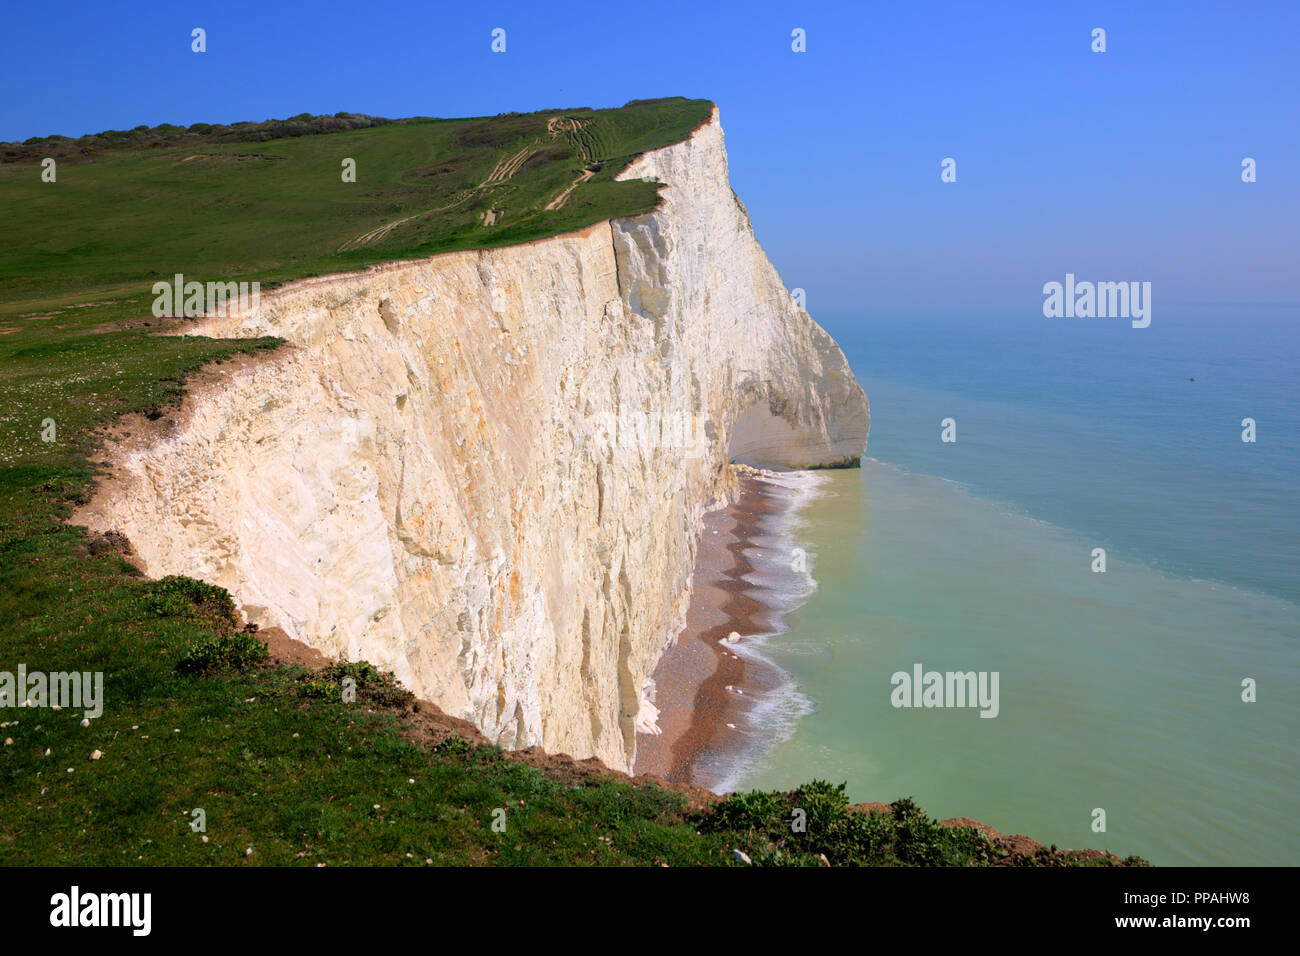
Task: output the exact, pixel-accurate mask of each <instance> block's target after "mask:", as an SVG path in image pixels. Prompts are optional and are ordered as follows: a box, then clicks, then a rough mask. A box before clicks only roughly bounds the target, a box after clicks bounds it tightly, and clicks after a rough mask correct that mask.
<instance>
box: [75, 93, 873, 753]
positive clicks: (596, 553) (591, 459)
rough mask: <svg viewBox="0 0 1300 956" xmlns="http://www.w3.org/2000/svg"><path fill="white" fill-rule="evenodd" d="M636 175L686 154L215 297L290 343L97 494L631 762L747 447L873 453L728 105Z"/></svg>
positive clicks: (751, 456)
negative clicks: (787, 262) (462, 243)
mask: <svg viewBox="0 0 1300 956" xmlns="http://www.w3.org/2000/svg"><path fill="white" fill-rule="evenodd" d="M638 177H649V178H653V179H656V180H659V181H661V182H663V183H665V184H666V186H665V188H664V189H663V190H662V191H661V194H662V196H663V198H664V201H663V203H662V204H661V206H660V208H659V209H657V210H656V211H655V212H652V213H649V214H647V215H643V216H637V217H634V218H628V219H617V220H613V221H609V222H602V223H598V224H597V225H594V226H591V227H590V228H587V229H585V230H583V231H581V232H577V233H570V234H566V235H561V236H557V237H555V238H552V239H547V240H543V241H538V242H533V243H529V244H527V245H523V246H512V247H509V248H502V249H493V250H489V251H476V252H454V253H447V254H444V255H439V256H435V257H432V258H429V259H425V260H421V261H415V262H404V263H393V264H390V265H386V266H383V267H379V268H376V269H373V270H368V271H366V272H363V273H353V274H347V275H338V276H327V277H324V278H319V279H310V280H305V281H302V282H297V283H294V284H292V285H290V286H287V287H285V288H284V289H282V290H279V291H277V292H275V293H273V294H270V295H266V296H263V297H262V300H261V302H260V305H259V306H258V307H257V308H256V309H254V310H253V311H251V312H248V313H245V314H243V315H239V316H235V317H231V318H221V319H205V320H202V321H201V322H199V323H197V324H196V325H195V326H194V327H193V329H192V331H193V332H194V333H195V334H205V335H216V336H236V337H242V336H254V335H278V336H282V337H283V338H285V339H286V340H288V342H289V343H291V346H290V347H286V348H285V349H282V350H281V352H280V353H279V354H278V355H277V356H276V357H274V358H273V359H271V360H269V361H261V362H249V363H246V364H245V365H243V366H242V367H240V368H237V369H235V370H234V371H232V372H230V373H229V374H227V375H225V376H224V378H223V379H222V383H221V386H220V387H210V388H207V389H203V390H200V391H196V392H194V393H193V394H192V395H191V396H190V397H189V398H188V399H187V400H186V404H185V408H184V409H183V410H182V416H181V420H180V422H179V424H178V426H177V427H176V428H175V429H174V430H173V432H172V433H171V434H169V435H168V436H166V437H165V438H162V439H159V440H155V441H153V442H152V443H150V444H148V445H147V446H139V445H137V446H136V447H130V448H126V449H125V450H123V451H121V452H120V453H119V454H118V457H117V461H116V465H117V475H118V477H117V478H116V479H115V480H114V481H113V482H110V483H108V484H106V485H105V486H104V487H103V488H102V489H101V491H100V492H99V494H98V496H97V498H96V499H95V500H94V501H93V502H92V503H91V504H90V505H89V506H88V507H87V508H85V509H83V511H82V512H81V513H80V514H79V515H78V516H77V518H76V520H77V521H78V522H79V523H84V524H88V525H90V526H91V527H92V528H93V529H95V530H100V531H108V530H115V531H119V532H123V533H125V534H126V535H127V536H128V537H129V538H130V540H131V542H132V543H133V545H134V546H135V548H136V551H137V552H138V554H139V555H140V557H141V558H142V559H143V561H144V563H145V565H146V567H147V570H148V571H149V573H150V574H152V575H155V576H161V575H164V574H187V575H190V576H193V577H197V578H201V579H203V580H205V581H209V582H212V583H215V584H219V585H222V586H224V587H226V588H227V589H229V590H230V592H231V593H232V594H233V595H234V597H235V599H236V601H237V602H238V603H239V604H240V605H241V606H242V607H243V608H244V610H245V612H246V613H247V614H248V616H249V618H250V619H251V620H253V621H255V622H257V623H259V624H262V625H264V626H271V625H276V626H279V627H282V628H283V629H284V630H285V631H287V632H288V633H289V634H290V635H291V636H293V637H295V638H297V639H298V640H301V641H305V642H306V643H308V644H310V645H312V646H313V647H315V648H318V649H319V650H321V651H323V652H324V653H326V654H329V655H335V656H344V657H346V658H347V659H349V660H357V659H365V660H369V661H371V662H372V663H374V664H376V665H378V666H380V667H382V668H384V669H391V670H393V671H395V672H396V674H397V676H398V678H399V679H400V680H401V681H402V683H404V684H405V685H406V686H407V687H408V688H410V689H411V690H412V691H414V692H415V693H416V694H417V696H420V697H423V698H426V699H428V700H431V701H433V702H435V703H437V704H438V705H439V706H440V707H442V708H443V709H444V710H445V711H447V712H448V713H450V714H453V715H456V716H460V717H464V718H467V719H468V720H471V721H473V722H474V723H475V724H476V725H477V726H478V727H479V728H481V729H482V731H483V732H484V733H485V734H486V735H487V736H488V737H489V738H490V739H492V740H495V741H497V742H498V743H500V744H501V745H502V746H505V747H510V748H519V747H526V746H530V745H533V744H540V745H541V746H543V747H545V748H546V749H547V750H549V751H551V752H565V753H569V754H572V755H574V756H577V757H587V756H596V757H599V758H600V759H601V760H602V761H604V762H605V763H606V764H607V765H609V766H610V767H614V768H618V769H622V770H628V769H630V768H631V766H632V764H633V760H634V757H635V745H636V729H637V727H638V724H640V725H641V726H642V727H643V728H644V727H647V726H649V725H651V724H652V723H653V719H654V710H653V707H652V706H651V705H650V704H649V702H648V701H647V700H645V699H644V695H645V689H646V683H647V678H648V676H649V674H650V673H651V672H652V671H653V669H654V667H655V664H656V662H657V661H658V659H659V657H660V655H661V653H662V652H663V650H664V649H665V647H666V646H667V645H668V644H669V643H670V642H671V641H672V639H673V638H674V637H675V636H676V635H677V633H678V632H679V631H680V629H681V627H682V625H683V622H684V618H685V612H686V605H687V600H688V597H689V587H690V580H691V572H692V567H693V564H694V559H695V552H696V545H697V538H698V535H699V531H700V528H701V519H702V516H703V514H704V512H705V511H706V510H708V509H711V508H715V507H719V506H721V505H723V504H725V503H726V502H727V501H728V500H730V499H731V497H732V496H734V494H735V490H736V483H735V479H734V477H733V476H732V473H731V469H730V468H729V467H728V462H729V461H741V462H745V463H749V464H758V465H765V466H778V467H788V468H800V467H810V466H822V465H846V464H853V463H855V462H856V460H857V458H858V456H859V455H861V454H862V452H863V450H864V447H865V445H866V438H867V429H868V412H867V402H866V398H865V396H864V395H863V393H862V389H861V388H860V387H859V386H858V384H857V382H856V381H855V380H854V378H853V375H852V373H851V372H850V370H849V367H848V364H847V363H846V362H845V359H844V356H843V354H842V353H841V351H840V349H839V348H838V347H837V346H836V344H835V343H834V342H833V341H832V340H831V338H830V337H829V336H828V335H827V334H826V333H825V332H824V331H823V330H822V329H821V328H820V327H819V326H818V325H817V324H816V323H815V322H813V320H812V319H811V318H810V317H809V316H808V315H807V314H806V313H805V312H803V311H802V310H801V309H800V308H799V307H798V305H797V304H796V302H795V300H794V299H793V298H792V296H791V295H790V294H789V293H788V292H787V291H786V289H785V288H784V287H783V286H782V285H781V282H780V279H779V277H778V276H777V273H776V270H775V269H774V268H773V267H772V265H771V263H769V262H768V260H767V257H766V256H765V255H764V254H763V251H762V249H761V248H760V247H759V245H758V243H757V241H755V239H754V236H753V233H752V231H751V229H750V223H749V217H748V215H747V214H746V212H745V210H744V207H743V206H742V205H741V204H740V202H739V200H738V199H737V198H736V197H735V195H734V194H733V193H732V191H731V187H730V185H729V182H728V177H727V157H726V153H725V150H724V148H723V137H722V128H721V126H720V125H719V123H718V116H717V112H716V110H715V111H714V113H713V116H712V119H711V120H710V121H709V122H707V123H706V124H704V125H703V126H701V127H700V128H699V129H697V130H696V131H695V132H694V133H693V134H692V135H691V136H690V137H689V138H688V139H687V140H685V141H683V142H681V143H678V144H676V145H673V146H669V147H666V148H663V149H658V150H654V151H652V152H650V153H647V154H645V155H643V156H642V157H640V158H639V159H637V160H636V161H635V162H634V163H633V164H632V165H631V166H630V167H629V168H628V169H626V170H625V171H624V172H623V173H622V175H621V177H620V178H624V179H629V178H638Z"/></svg>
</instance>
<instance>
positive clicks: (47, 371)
mask: <svg viewBox="0 0 1300 956" xmlns="http://www.w3.org/2000/svg"><path fill="white" fill-rule="evenodd" d="M709 109H710V104H709V103H708V102H707V101H704V100H683V99H669V100H654V101H646V102H639V103H633V104H629V105H628V106H626V107H624V108H622V109H617V110H589V109H581V110H554V111H544V112H541V113H533V114H526V115H514V114H511V115H505V116H500V117H495V118H478V119H468V120H432V119H430V120H409V121H395V122H388V121H379V120H375V119H374V118H372V117H355V116H351V115H350V114H349V115H348V116H340V117H325V118H319V117H317V118H313V117H306V118H302V117H295V118H294V120H290V121H280V122H276V123H267V124H235V125H233V126H226V127H210V126H203V125H202V124H199V125H198V126H191V127H187V128H181V127H154V128H151V129H139V130H134V131H128V132H123V133H114V132H112V131H110V132H106V133H101V134H96V135H95V136H92V137H83V138H82V139H76V140H74V139H62V138H60V139H38V140H33V141H28V142H27V143H23V144H4V145H3V146H2V147H0V155H2V156H3V159H4V162H3V163H0V216H2V217H3V221H4V223H5V242H4V244H3V246H0V672H8V673H10V674H12V673H16V672H17V671H18V669H19V667H20V665H25V667H26V669H27V670H28V671H29V672H34V671H43V672H58V671H80V672H102V674H103V675H104V690H103V694H104V699H103V712H102V714H101V715H100V716H98V717H96V718H94V719H88V720H87V721H86V723H85V724H84V725H83V716H82V711H81V710H80V709H77V710H67V709H65V710H52V709H50V708H47V707H15V706H12V704H13V703H14V702H13V701H10V702H9V704H10V706H6V707H0V739H2V740H3V747H2V748H0V864H20V863H21V864H42V865H49V864H104V865H155V864H301V865H338V864H393V865H419V866H426V865H430V864H471V863H472V864H478V863H505V864H529V863H534V864H536V863H554V864H572V863H596V864H655V863H668V864H671V865H683V864H687V865H689V864H726V863H731V862H732V861H733V855H732V853H733V850H735V849H740V850H743V851H745V852H746V853H748V854H749V855H750V856H751V857H752V859H753V861H754V862H755V863H771V864H806V865H823V863H824V862H830V863H837V864H838V863H844V864H902V865H910V864H926V865H930V864H997V863H1008V862H1016V863H1029V864H1051V865H1059V864H1065V863H1110V862H1115V861H1114V860H1113V858H1109V857H1099V856H1097V855H1087V854H1076V855H1070V854H1060V853H1054V852H1047V851H1044V853H1041V854H1029V855H1023V854H1022V855H1012V854H1011V853H1010V852H1009V851H1008V849H1007V848H1006V847H1004V846H1001V845H999V844H997V843H996V842H994V841H990V840H989V839H988V838H987V837H986V836H985V835H984V834H982V833H981V832H980V831H979V830H976V829H972V828H957V829H952V828H947V827H941V826H938V825H937V824H936V823H935V822H934V821H933V820H931V819H929V818H928V817H926V816H925V814H924V813H922V812H921V811H920V810H919V809H918V808H917V807H916V806H915V805H913V804H912V803H911V801H899V802H898V803H896V804H894V805H893V806H892V807H891V808H890V810H889V812H887V813H878V814H874V815H872V814H868V813H865V812H862V811H861V810H855V809H851V808H849V806H848V800H847V797H846V796H845V794H844V792H843V788H837V787H832V786H829V785H827V784H825V783H820V782H814V783H812V784H809V785H807V786H805V787H803V788H800V789H798V790H795V791H792V792H791V793H789V794H780V793H765V794H763V793H760V794H749V795H744V796H733V797H731V798H729V799H728V800H727V801H724V802H723V803H720V804H717V805H714V806H712V807H701V806H695V807H690V806H688V805H687V803H686V801H685V799H684V798H683V796H682V795H681V794H678V793H674V792H669V791H666V790H662V789H659V788H657V787H636V786H632V785H631V784H630V783H628V782H627V781H625V780H620V779H616V778H614V777H609V776H601V775H588V776H586V777H583V778H582V779H578V780H575V779H572V778H563V777H557V776H556V775H555V774H548V773H547V772H546V770H545V769H544V768H543V769H538V768H536V767H533V766H528V765H526V764H525V763H523V762H520V761H518V760H516V759H512V758H511V757H510V756H509V755H508V754H503V753H502V752H501V751H500V750H498V749H496V748H494V747H491V746H485V745H482V744H478V743H473V742H470V741H467V740H465V739H461V738H457V737H454V736H449V737H445V738H444V739H442V740H440V741H430V740H428V739H422V738H420V736H419V735H418V734H413V733H412V732H411V727H412V723H413V722H415V721H417V719H418V717H419V714H418V713H417V712H416V710H415V708H414V704H413V702H412V701H411V700H410V699H409V695H408V694H405V693H404V692H403V691H402V690H401V689H400V688H398V687H396V686H394V684H393V682H392V681H391V679H390V678H388V677H386V676H385V675H381V674H378V673H376V672H375V671H374V669H373V668H370V667H369V666H368V665H365V664H363V663H355V664H349V665H345V666H343V667H341V668H335V669H333V670H326V671H323V672H311V671H308V670H306V669H304V668H302V667H292V666H287V665H284V664H276V663H273V662H270V661H268V660H267V659H266V657H267V655H266V650H265V647H264V645H263V644H262V643H261V642H260V641H259V640H258V637H257V635H256V634H250V633H247V632H245V631H244V630H242V629H241V628H240V627H239V622H238V619H237V616H236V615H235V613H234V605H233V603H232V602H231V599H230V596H229V595H228V594H226V593H225V592H224V591H221V590H220V589H217V588H213V587H210V586H208V585H206V584H203V583H202V582H198V581H193V580H190V579H187V578H168V579H165V580H163V581H149V580H146V579H144V578H142V577H141V576H140V575H139V573H138V572H137V571H136V570H135V568H134V567H133V566H132V565H131V564H130V563H129V562H128V561H127V560H126V558H125V556H124V555H125V554H126V552H127V549H128V548H129V545H128V544H127V543H126V542H124V541H121V540H115V539H114V537H113V536H108V537H99V536H96V537H94V538H91V537H89V536H88V535H87V534H86V532H85V530H84V529H81V528H75V527H70V526H68V525H67V524H65V520H66V518H67V517H68V515H69V514H70V513H71V511H72V508H73V506H74V505H75V504H77V503H79V502H84V501H85V500H87V498H88V496H89V494H90V492H91V490H92V487H93V483H94V480H95V476H96V472H97V467H98V465H97V463H96V456H97V449H99V448H100V447H101V445H102V443H103V442H104V441H107V440H110V437H109V435H108V433H107V432H106V428H107V427H108V426H110V425H111V424H113V423H114V422H116V421H118V420H119V419H120V418H121V416H123V415H125V414H127V413H139V414H140V415H141V416H143V418H144V419H145V420H152V421H155V422H158V423H160V424H165V420H166V419H167V418H168V417H169V416H171V415H172V414H173V413H174V410H175V404H176V402H177V400H178V399H179V397H180V395H181V394H182V389H183V388H184V386H185V383H186V381H187V379H188V378H189V377H190V376H191V375H193V374H194V373H195V372H196V371H197V370H199V369H200V368H202V367H203V366H205V365H208V364H209V363H214V362H215V363H220V362H228V361H231V360H232V359H235V358H237V357H238V356H241V355H246V354H249V353H256V352H260V351H264V350H270V349H275V348H277V347H278V346H279V345H280V344H281V343H279V342H278V341H277V340H274V339H261V340H252V341H238V342H232V341H217V340H212V339H205V338H197V337H176V336H163V335H157V334H155V333H156V332H158V331H159V327H160V323H159V321H158V320H156V319H153V318H152V316H151V314H150V300H151V294H150V289H151V286H152V284H153V283H154V282H155V281H158V280H160V279H168V280H169V279H170V277H171V276H172V274H173V273H176V272H180V273H183V274H185V276H186V277H187V278H194V279H198V280H200V281H208V280H222V281H238V280H258V281H261V282H263V284H264V286H269V285H271V284H274V283H275V282H279V281H283V280H286V279H290V278H294V277H300V276H304V275H309V274H312V273H326V272H334V271H341V270H347V269H353V268H357V267H359V266H363V265H366V264H369V263H375V262H381V261H385V260H389V259H394V258H407V257H413V256H420V255H427V254H431V253H435V252H440V251H445V250H450V249H462V248H471V247H488V246H494V245H501V244H507V243H516V242H520V241H524V240H528V239H536V238H539V237H542V236H546V235H549V234H552V233H555V232H559V231H564V230H569V229H575V228H579V227H582V226H586V225H590V224H592V223H594V222H597V221H599V220H601V219H604V218H607V217H610V216H615V215H633V214H636V213H639V212H643V211H646V210H649V209H651V208H653V206H654V205H655V203H656V201H657V198H656V187H655V186H654V185H653V184H648V183H640V182H633V183H615V182H614V181H613V176H614V174H615V173H616V172H617V171H618V170H619V169H621V168H623V166H624V165H625V164H626V163H627V162H628V161H629V159H630V158H631V157H633V156H634V155H635V154H637V153H638V152H640V151H643V150H647V149H651V148H654V147H657V146H662V145H665V144H667V143H671V142H674V141H677V140H680V139H682V138H684V137H685V136H686V135H687V133H688V132H689V131H690V130H691V129H692V128H693V127H695V126H696V125H698V124H699V123H700V122H702V121H703V120H704V119H705V118H706V117H707V115H708V111H709ZM332 120H338V121H339V123H332V122H330V121H332ZM331 130H333V131H331ZM47 156H48V157H51V158H54V159H55V160H56V162H57V180H56V182H54V183H46V182H42V180H41V175H40V173H41V160H42V159H43V158H45V157H47ZM344 159H354V160H355V161H356V169H357V181H356V182H355V183H345V182H343V181H342V179H341V175H340V173H341V168H342V167H341V164H342V162H343V160H344ZM575 184H576V185H575ZM489 214H491V215H489ZM133 427H134V426H133ZM345 677H350V678H352V679H354V680H356V681H357V684H358V687H359V693H358V697H357V700H356V701H355V702H348V701H345V700H343V699H342V695H341V693H340V691H339V688H340V687H341V682H342V680H343V678H345ZM795 809H800V810H803V811H805V813H806V816H807V822H808V825H807V829H806V830H805V831H801V832H798V833H796V832H794V831H792V830H791V827H790V821H791V818H792V814H793V812H794V810H795ZM196 810H199V811H202V813H201V815H199V814H196V813H195V811H196ZM200 817H201V820H202V822H203V824H204V826H203V828H201V829H200V828H199V827H198V826H197V824H198V823H199V822H200ZM497 820H504V829H503V830H500V829H494V828H493V823H494V822H496V821H497Z"/></svg>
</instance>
